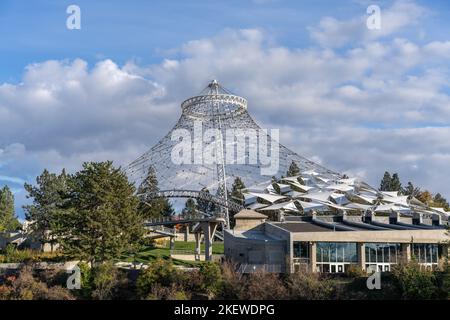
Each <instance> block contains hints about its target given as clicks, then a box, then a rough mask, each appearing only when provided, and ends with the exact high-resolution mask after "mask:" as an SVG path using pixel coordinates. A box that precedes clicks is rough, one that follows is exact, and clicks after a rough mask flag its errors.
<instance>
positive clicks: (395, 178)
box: [389, 173, 402, 191]
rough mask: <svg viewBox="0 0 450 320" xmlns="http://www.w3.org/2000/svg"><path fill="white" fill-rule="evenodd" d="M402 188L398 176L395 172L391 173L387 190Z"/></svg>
mask: <svg viewBox="0 0 450 320" xmlns="http://www.w3.org/2000/svg"><path fill="white" fill-rule="evenodd" d="M401 190H402V184H401V182H400V178H399V176H398V174H397V173H394V174H393V175H392V179H391V183H390V186H389V191H401Z"/></svg>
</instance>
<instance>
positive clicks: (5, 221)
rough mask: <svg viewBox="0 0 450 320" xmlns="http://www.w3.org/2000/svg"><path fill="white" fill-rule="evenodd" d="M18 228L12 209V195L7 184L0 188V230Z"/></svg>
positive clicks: (18, 224)
mask: <svg viewBox="0 0 450 320" xmlns="http://www.w3.org/2000/svg"><path fill="white" fill-rule="evenodd" d="M18 228H20V223H19V221H18V220H17V217H16V215H15V210H14V195H13V193H12V192H11V190H10V189H9V187H8V186H4V187H3V188H2V189H0V232H1V231H13V230H17V229H18Z"/></svg>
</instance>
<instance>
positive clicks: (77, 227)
mask: <svg viewBox="0 0 450 320" xmlns="http://www.w3.org/2000/svg"><path fill="white" fill-rule="evenodd" d="M68 182H69V183H68V185H69V190H68V192H67V193H66V194H65V199H66V201H65V202H64V203H63V206H62V207H63V208H64V209H65V210H61V211H59V214H58V215H57V218H56V219H55V220H54V221H53V222H52V223H51V225H52V230H54V231H55V234H56V235H58V242H59V243H60V244H61V247H62V249H63V250H64V253H66V254H67V255H68V256H70V257H73V258H77V259H80V260H87V261H90V262H92V263H97V262H103V261H110V260H112V259H114V258H118V257H120V255H121V254H123V253H124V252H129V251H133V249H136V247H138V246H139V244H140V241H141V239H142V236H143V232H144V229H143V218H142V216H141V215H140V214H139V213H138V212H137V206H138V199H137V197H136V195H135V194H134V192H135V188H134V186H133V184H131V183H130V182H129V181H128V179H127V177H126V175H125V174H124V173H123V172H122V171H121V170H120V168H119V169H116V168H114V167H113V165H112V162H111V161H107V162H100V163H93V162H91V163H84V164H83V169H82V170H81V171H79V172H77V173H76V174H75V175H73V176H70V179H69V180H68Z"/></svg>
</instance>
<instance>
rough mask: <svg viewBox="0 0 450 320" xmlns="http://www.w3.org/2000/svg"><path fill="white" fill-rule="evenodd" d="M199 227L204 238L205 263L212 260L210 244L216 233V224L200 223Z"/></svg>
mask: <svg viewBox="0 0 450 320" xmlns="http://www.w3.org/2000/svg"><path fill="white" fill-rule="evenodd" d="M200 226H201V228H202V231H203V234H204V237H205V261H211V260H212V243H213V238H214V234H215V233H216V229H217V223H216V222H201V223H200Z"/></svg>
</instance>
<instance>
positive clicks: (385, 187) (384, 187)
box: [379, 171, 392, 191]
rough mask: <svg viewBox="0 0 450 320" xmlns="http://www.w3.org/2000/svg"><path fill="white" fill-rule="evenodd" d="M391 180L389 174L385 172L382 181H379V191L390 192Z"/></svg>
mask: <svg viewBox="0 0 450 320" xmlns="http://www.w3.org/2000/svg"><path fill="white" fill-rule="evenodd" d="M391 180H392V178H391V174H390V173H389V172H387V171H386V172H385V173H384V176H383V179H382V180H381V183H380V189H379V190H380V191H390V188H391Z"/></svg>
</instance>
